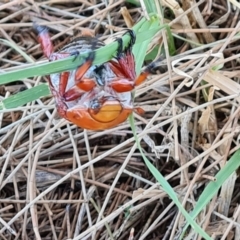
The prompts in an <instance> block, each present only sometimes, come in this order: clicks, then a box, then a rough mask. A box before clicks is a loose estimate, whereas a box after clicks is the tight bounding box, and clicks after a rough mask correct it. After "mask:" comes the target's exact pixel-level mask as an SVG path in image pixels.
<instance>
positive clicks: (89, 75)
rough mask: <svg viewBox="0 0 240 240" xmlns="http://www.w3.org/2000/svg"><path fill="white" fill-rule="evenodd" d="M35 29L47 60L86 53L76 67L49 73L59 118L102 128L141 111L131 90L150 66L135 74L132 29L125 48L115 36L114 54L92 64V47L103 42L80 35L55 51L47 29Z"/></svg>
mask: <svg viewBox="0 0 240 240" xmlns="http://www.w3.org/2000/svg"><path fill="white" fill-rule="evenodd" d="M34 28H35V30H36V32H37V33H38V41H39V43H40V45H41V48H42V51H43V53H44V55H45V56H46V57H47V58H48V60H49V61H55V60H59V59H63V58H66V57H69V56H73V55H78V54H79V53H85V52H87V53H88V56H87V58H86V60H85V62H84V63H83V64H82V65H80V66H79V67H78V68H76V69H74V70H70V71H66V72H62V73H54V74H51V75H50V76H48V80H49V86H50V90H51V92H52V95H53V96H54V98H55V102H56V107H57V110H58V113H59V115H60V116H61V117H63V118H65V119H67V120H68V121H70V122H72V123H74V124H76V125H77V126H79V127H81V128H84V129H89V130H104V129H109V128H112V127H115V126H117V125H118V124H120V123H122V122H124V121H125V120H126V119H127V118H128V116H129V115H130V114H131V113H132V112H133V111H136V112H138V113H141V112H143V110H141V108H134V106H133V97H132V90H134V88H135V86H138V85H139V84H141V83H142V82H143V81H144V80H145V79H146V77H147V75H148V74H149V68H148V67H147V68H146V69H145V70H144V71H143V72H141V73H140V75H139V76H138V77H137V76H136V71H135V59H134V55H133V53H132V46H133V45H134V43H135V39H136V37H135V34H134V32H133V31H132V30H128V31H127V32H126V34H127V33H128V34H129V35H130V37H131V40H130V42H129V44H128V46H127V47H126V48H123V42H122V39H121V38H117V39H116V41H117V42H118V49H117V53H116V56H115V57H113V59H112V60H110V61H108V62H106V63H103V64H100V65H93V61H94V58H95V52H94V50H96V49H98V48H100V47H102V46H104V45H105V44H104V43H103V42H102V41H100V40H99V39H97V38H95V37H91V36H87V35H86V36H81V37H78V38H76V39H74V40H73V41H71V42H70V43H69V44H67V45H66V46H64V47H63V48H62V49H61V50H60V51H58V52H54V51H53V44H52V41H51V39H50V36H49V32H48V29H47V28H46V27H44V26H40V25H37V24H34Z"/></svg>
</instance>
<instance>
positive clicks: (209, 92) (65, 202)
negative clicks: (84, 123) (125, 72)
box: [0, 0, 240, 240]
mask: <svg viewBox="0 0 240 240" xmlns="http://www.w3.org/2000/svg"><path fill="white" fill-rule="evenodd" d="M178 2H181V5H178V3H177V1H173V0H172V1H170V2H168V3H167V2H166V1H162V8H163V11H164V19H163V21H164V22H165V23H168V24H169V26H170V29H171V32H172V34H173V37H174V45H175V48H176V51H175V52H173V56H169V52H170V53H171V49H170V48H167V44H166V43H167V39H168V40H169V38H168V37H167V34H166V31H159V33H158V34H157V35H156V36H155V37H154V38H152V40H151V44H150V45H149V52H150V51H151V49H152V48H153V47H154V46H157V48H158V47H159V46H161V47H162V46H163V49H165V53H166V59H165V60H164V61H162V63H161V66H160V67H159V68H158V69H157V70H156V74H154V75H151V76H150V77H149V78H148V80H147V81H146V82H145V83H144V84H142V85H141V86H139V87H138V88H137V90H136V93H135V96H136V99H135V105H136V106H141V107H142V108H143V109H144V110H145V114H144V115H142V116H138V115H136V114H134V118H135V125H136V126H137V132H138V133H141V136H143V139H142V141H141V146H142V149H143V151H144V153H145V155H146V156H147V157H148V159H149V160H150V161H151V162H152V163H153V165H154V166H155V167H156V168H157V169H158V171H159V172H161V174H162V175H163V176H165V177H166V179H167V180H168V182H169V183H170V185H171V186H172V187H173V188H174V191H175V192H176V193H177V196H178V199H179V200H180V202H182V204H183V205H184V207H185V209H186V210H187V211H188V212H190V211H191V210H192V208H193V206H195V203H196V202H197V201H198V198H199V196H200V194H201V193H202V192H203V191H204V189H205V188H206V186H207V185H208V184H209V183H211V182H213V181H215V180H216V179H215V175H216V174H217V173H218V172H219V170H220V169H222V168H224V166H225V164H226V161H227V160H229V158H230V157H231V156H232V154H233V153H235V152H236V151H237V150H238V149H239V143H238V135H239V131H240V126H239V119H238V116H239V100H240V98H239V90H240V85H239V38H240V37H239V34H238V32H239V28H240V24H239V19H240V16H239V9H240V8H239V6H238V5H232V3H230V2H228V1H223V0H213V1H204V0H201V1H196V2H197V3H196V2H195V1H184V0H182V1H178ZM232 2H233V3H235V2H234V1H232ZM197 4H198V5H197ZM236 4H237V3H236ZM238 4H239V3H238ZM123 7H126V8H123ZM159 12H160V11H159ZM128 14H129V15H128ZM143 15H144V14H143V9H142V8H141V7H140V6H136V5H134V4H130V3H126V2H125V1H113V0H106V1H97V0H89V1H84V0H79V1H71V2H70V1H60V0H59V1H55V0H50V1H11V2H9V1H4V0H1V1H0V37H1V38H2V39H5V40H8V41H9V42H12V43H15V44H16V45H17V46H18V48H19V49H21V50H22V51H23V52H24V53H26V54H27V56H28V57H29V58H30V60H31V61H32V62H40V61H41V62H42V61H43V57H42V51H41V49H40V46H39V45H38V42H37V35H36V33H35V32H34V31H33V27H32V23H33V22H41V23H43V22H44V23H45V25H46V26H48V28H49V29H50V34H51V37H52V40H53V41H54V46H55V51H57V50H59V49H60V48H61V47H62V46H64V45H65V44H66V43H68V42H69V41H71V39H72V38H73V37H75V36H77V35H81V34H82V33H83V32H85V31H86V32H88V33H92V34H95V35H96V36H98V37H99V38H100V39H102V40H106V39H108V38H109V36H110V35H111V34H112V33H114V32H115V31H120V30H122V29H124V28H126V27H131V26H132V25H134V24H136V23H137V22H138V21H139V20H140V19H141V18H142V16H143ZM123 16H124V17H123ZM129 16H131V17H129ZM0 56H1V58H0V66H1V71H12V70H14V69H21V68H23V69H24V68H25V66H26V64H27V63H30V62H31V61H30V60H29V59H26V58H24V57H23V55H21V54H20V53H19V51H15V50H13V48H12V47H11V46H8V45H7V44H6V43H5V42H0ZM148 59H150V61H151V56H150V57H148ZM148 62H149V61H148ZM184 74H185V75H184ZM189 76H191V77H192V79H191V78H190V77H189ZM1 81H2V79H1V77H0V83H1ZM43 82H46V77H34V78H28V79H23V80H20V79H19V81H17V82H14V83H11V84H5V85H1V86H0V94H1V95H0V98H1V100H3V99H5V98H7V97H9V96H11V95H14V94H16V93H19V92H21V91H24V90H25V89H28V88H32V87H33V86H35V85H38V84H39V83H43ZM150 121H152V123H151V124H150V125H148V126H147V128H146V125H147V124H148V123H149V122H150ZM0 124H1V129H0V167H1V174H0V186H1V192H0V213H1V214H0V220H1V221H0V226H1V230H0V238H1V239H46V240H47V239H151V240H152V239H179V235H180V234H181V231H182V228H183V226H184V225H185V219H184V218H183V217H182V216H181V215H179V211H178V209H177V207H176V205H175V204H174V203H173V202H172V200H171V199H170V198H169V196H168V194H167V193H166V191H163V189H162V188H160V187H159V185H158V184H157V181H156V180H155V178H154V177H153V175H152V174H151V173H150V171H149V169H148V168H147V167H146V164H145V163H144V161H143V158H142V156H141V154H140V152H139V150H136V146H135V145H134V143H135V141H134V139H133V133H132V130H131V128H130V125H129V122H128V121H127V122H125V123H123V124H121V125H119V126H117V127H116V128H114V129H110V130H106V131H83V130H82V129H80V128H78V127H76V126H74V125H72V124H69V123H68V122H67V121H65V120H63V119H60V118H59V117H58V115H57V112H56V109H55V105H54V99H53V98H52V96H51V95H49V96H45V97H43V98H41V99H38V100H36V101H34V102H30V103H28V104H27V105H25V106H24V107H21V106H20V107H18V108H16V109H14V110H6V109H5V110H1V112H0ZM91 161H94V163H95V164H91ZM76 169H77V170H76ZM229 175H231V176H228V177H227V182H226V186H222V188H221V190H220V191H219V192H218V195H214V196H213V198H212V200H211V201H209V204H207V208H204V211H202V212H201V213H200V215H199V216H198V218H197V219H196V221H197V222H198V223H199V224H200V226H201V227H202V228H203V229H204V230H205V231H206V233H207V234H208V235H210V236H212V238H213V239H220V238H221V237H222V238H221V239H229V240H230V239H235V240H236V239H239V238H238V237H239V230H240V228H239V226H240V225H239V224H240V223H239V220H240V218H239V217H238V215H239V214H238V211H239V208H238V205H237V204H238V203H239V190H238V189H239V181H238V179H237V174H236V173H235V171H233V174H229ZM150 188H151V189H150ZM144 190H148V191H147V192H144ZM143 192H144V194H142V193H143ZM40 194H41V195H40ZM209 194H210V193H209ZM36 197H38V199H36ZM33 203H34V204H33ZM99 213H100V214H99ZM232 220H233V221H232ZM8 222H9V223H10V225H9V226H8V225H7V223H8ZM6 227H7V228H8V230H9V231H6V230H5V229H6ZM188 234H189V235H190V234H193V236H192V238H191V239H201V238H200V237H199V238H197V236H196V235H194V234H195V232H194V231H193V230H192V229H189V231H188V232H186V233H185V236H187V235H188ZM15 236H16V238H15ZM186 239H187V238H186ZM189 239H190V238H189Z"/></svg>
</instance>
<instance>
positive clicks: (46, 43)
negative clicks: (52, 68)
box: [33, 23, 53, 58]
mask: <svg viewBox="0 0 240 240" xmlns="http://www.w3.org/2000/svg"><path fill="white" fill-rule="evenodd" d="M33 27H34V29H35V30H36V32H37V33H38V41H39V43H40V45H41V48H42V50H43V53H44V55H45V56H46V57H47V58H50V56H51V54H52V53H53V45H52V41H51V39H50V36H49V34H48V29H47V28H46V27H43V26H40V25H38V24H36V23H34V24H33Z"/></svg>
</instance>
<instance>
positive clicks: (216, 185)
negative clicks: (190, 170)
mask: <svg viewBox="0 0 240 240" xmlns="http://www.w3.org/2000/svg"><path fill="white" fill-rule="evenodd" d="M239 166H240V149H239V150H238V151H236V152H235V153H234V154H233V156H232V157H231V158H230V159H229V161H228V162H227V163H226V165H225V166H224V167H223V168H222V169H221V170H220V171H219V172H218V173H217V174H216V176H215V179H216V180H215V181H212V182H210V183H209V184H208V185H207V186H206V187H205V189H204V191H203V192H202V194H201V196H200V197H199V199H198V201H197V203H196V204H195V208H194V209H193V211H192V212H191V213H190V215H191V216H192V218H193V219H194V218H196V217H197V216H198V214H199V213H200V212H201V211H202V210H203V209H204V208H205V207H206V205H207V204H208V203H209V202H210V201H211V200H212V198H213V197H214V196H215V195H216V194H217V193H218V191H219V189H220V187H221V186H222V185H223V183H224V182H225V181H226V180H227V179H228V178H229V177H230V176H231V174H232V173H233V172H234V171H236V170H237V169H238V168H239ZM188 226H189V225H188V224H187V225H186V226H185V227H184V229H183V234H184V232H185V231H186V230H187V228H188Z"/></svg>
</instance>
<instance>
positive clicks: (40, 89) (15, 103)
mask: <svg viewBox="0 0 240 240" xmlns="http://www.w3.org/2000/svg"><path fill="white" fill-rule="evenodd" d="M49 94H50V91H49V88H48V85H47V84H41V85H38V86H36V87H34V88H31V89H28V90H25V91H23V92H19V93H17V94H15V95H12V96H10V97H8V98H6V99H4V100H3V101H1V102H0V110H4V109H11V108H16V107H19V106H22V105H24V104H27V103H29V102H32V101H34V100H36V99H39V98H41V97H43V96H47V95H49Z"/></svg>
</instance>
